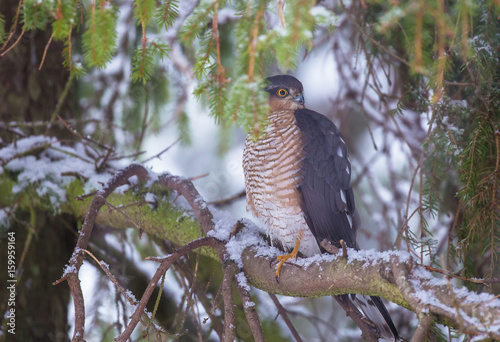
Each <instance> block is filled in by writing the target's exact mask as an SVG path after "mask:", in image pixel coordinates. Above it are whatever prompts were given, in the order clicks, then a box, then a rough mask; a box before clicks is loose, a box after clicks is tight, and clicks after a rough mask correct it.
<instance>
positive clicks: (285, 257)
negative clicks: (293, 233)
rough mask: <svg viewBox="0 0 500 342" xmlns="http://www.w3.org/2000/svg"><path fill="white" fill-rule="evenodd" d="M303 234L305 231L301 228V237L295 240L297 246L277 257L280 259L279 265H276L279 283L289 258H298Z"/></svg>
mask: <svg viewBox="0 0 500 342" xmlns="http://www.w3.org/2000/svg"><path fill="white" fill-rule="evenodd" d="M302 234H303V231H302V230H301V231H300V233H299V237H298V238H297V240H296V241H295V246H294V247H293V250H292V252H291V253H290V254H285V255H278V256H277V257H276V260H277V261H279V263H278V266H277V267H276V281H277V282H278V283H279V278H280V271H281V267H282V266H283V264H284V263H285V261H287V260H288V259H291V258H295V259H297V253H298V252H299V245H300V240H302Z"/></svg>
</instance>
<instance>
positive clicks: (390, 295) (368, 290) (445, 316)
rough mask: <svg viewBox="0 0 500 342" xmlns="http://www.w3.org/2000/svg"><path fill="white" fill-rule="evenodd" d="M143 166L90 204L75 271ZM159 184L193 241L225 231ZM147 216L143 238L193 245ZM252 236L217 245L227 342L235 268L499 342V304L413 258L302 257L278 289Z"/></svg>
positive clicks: (269, 286)
mask: <svg viewBox="0 0 500 342" xmlns="http://www.w3.org/2000/svg"><path fill="white" fill-rule="evenodd" d="M141 168H142V166H140V165H137V164H134V165H131V166H130V167H129V168H127V169H124V170H123V171H120V172H118V173H117V175H116V176H115V177H113V178H112V179H111V180H110V182H109V183H108V185H107V186H106V187H105V188H103V189H102V190H100V191H98V192H97V194H96V196H95V197H94V199H93V201H92V203H91V205H90V209H89V211H88V213H87V216H86V219H85V222H84V225H83V228H82V234H81V236H80V239H79V242H78V243H77V247H76V248H75V253H74V256H76V257H75V258H72V261H70V266H71V265H75V266H76V265H81V261H79V262H75V261H74V260H76V261H78V260H81V259H82V258H83V255H81V254H80V253H79V248H83V247H84V246H86V244H87V243H88V238H89V237H90V232H91V224H93V222H94V221H95V216H96V214H97V210H98V208H99V207H100V206H102V204H103V203H104V198H105V197H106V196H107V195H109V193H110V191H112V189H114V188H116V187H117V186H118V185H119V184H125V182H126V179H127V178H128V177H130V176H131V175H133V174H138V175H140V177H139V178H140V179H144V178H145V177H146V176H147V171H146V170H145V169H142V171H140V172H139V170H140V169H141ZM159 183H160V184H161V185H163V186H165V187H167V188H169V189H170V190H174V191H176V192H177V193H178V194H179V195H182V196H183V197H184V198H185V199H186V200H187V202H188V203H189V205H190V206H191V207H192V209H193V212H194V215H195V217H196V219H197V223H198V224H199V226H196V223H193V224H192V225H190V226H189V230H190V231H191V233H190V234H191V235H189V236H196V235H198V236H202V235H203V234H207V233H208V232H210V231H212V230H214V229H216V228H217V229H221V228H220V227H219V226H217V227H216V225H215V224H214V219H213V215H212V213H211V211H210V209H209V208H208V207H207V205H206V203H205V201H204V200H203V199H202V198H201V197H200V195H199V193H198V192H197V191H196V189H195V188H194V186H193V184H192V183H191V182H190V181H189V180H187V179H185V178H181V177H176V176H172V175H170V174H164V175H162V176H161V177H160V178H159ZM122 210H123V211H126V212H127V214H128V216H130V217H132V218H134V217H138V216H137V215H138V212H137V208H134V207H133V206H130V207H126V208H122ZM134 210H135V211H134ZM183 210H185V208H184V209H183ZM183 210H181V209H180V208H178V211H177V212H172V211H170V212H169V215H174V216H175V215H179V217H184V216H185V212H184V211H183ZM144 211H145V210H144V209H143V214H142V228H143V229H144V231H145V232H146V233H148V234H151V235H154V236H157V237H159V238H164V239H168V240H169V241H171V242H173V243H175V244H179V245H182V244H186V243H188V242H189V241H187V242H186V241H185V239H186V236H184V235H182V234H180V233H179V232H177V231H175V230H170V229H168V227H162V229H159V228H158V226H156V225H155V224H154V223H151V222H149V223H148V221H151V220H152V222H156V221H155V220H154V219H153V218H154V217H156V215H160V214H162V213H161V212H159V213H156V212H155V211H154V210H152V211H151V212H150V213H145V212H144ZM158 211H159V209H158ZM112 214H113V213H104V212H103V213H100V215H99V219H103V220H104V221H105V220H106V219H107V218H106V216H107V215H112ZM114 215H115V220H114V221H113V222H114V223H115V224H117V226H120V227H127V226H129V225H130V224H129V223H128V220H127V219H123V221H118V220H116V215H117V214H116V213H114ZM134 215H136V216H134ZM148 215H151V217H148ZM121 216H122V215H121ZM179 217H178V218H179ZM178 218H177V219H175V217H174V219H175V220H178ZM99 219H98V220H99ZM235 221H236V220H235ZM127 223H128V224H127ZM89 226H90V228H89ZM115 226H116V225H115ZM231 228H232V225H231V227H229V230H228V232H227V235H224V234H222V232H215V234H213V236H217V237H218V238H219V239H220V236H226V238H227V239H229V238H230V231H231ZM249 230H250V229H248V227H246V228H245V229H242V231H241V232H240V233H238V234H237V235H236V236H232V237H231V238H230V240H229V241H225V242H220V241H219V242H218V244H217V245H219V244H220V247H217V248H216V251H217V256H218V259H219V262H221V263H222V264H223V265H227V266H225V267H224V282H225V283H224V285H223V289H224V290H223V297H224V305H225V309H226V310H225V313H226V320H225V324H226V325H225V328H224V336H225V337H226V339H229V337H231V336H234V335H233V334H234V329H232V328H231V326H230V325H228V324H231V323H228V322H233V320H232V319H231V308H232V304H230V303H232V293H230V292H229V290H228V289H229V288H230V286H229V285H230V284H231V283H232V280H233V277H234V273H235V272H236V271H237V269H238V267H240V268H241V269H242V270H243V271H244V273H245V275H246V277H247V279H248V284H249V285H251V286H254V287H256V288H259V289H261V290H264V291H266V292H269V293H274V294H281V295H286V296H295V297H319V296H326V295H341V294H347V293H359V294H362V295H372V296H380V297H383V298H385V299H387V300H390V301H392V302H394V303H396V304H398V305H400V306H403V307H405V308H407V309H409V310H411V311H413V312H416V313H417V314H418V316H419V317H421V318H422V319H424V318H425V321H423V322H421V324H420V328H419V330H418V331H417V332H418V333H419V334H420V333H422V334H423V333H424V332H425V331H426V330H427V329H428V325H429V324H430V323H429V322H428V321H427V318H426V317H427V316H429V317H431V318H432V319H434V318H436V320H437V321H438V322H440V323H444V324H447V325H450V326H453V327H455V328H456V329H458V330H459V331H461V332H463V333H467V334H471V335H482V336H487V337H489V338H491V339H500V329H499V327H500V299H498V298H494V297H493V296H492V295H489V294H485V293H482V294H476V293H474V292H470V291H467V290H466V289H465V288H461V289H458V288H456V287H454V286H452V285H451V284H450V283H449V280H447V279H441V278H438V277H436V276H434V275H433V274H432V273H430V272H429V271H428V270H426V269H425V268H424V267H422V266H420V265H418V264H416V263H415V262H413V260H412V258H411V257H410V256H409V254H408V253H405V252H397V251H391V252H383V253H379V252H374V251H355V250H351V249H348V250H347V254H348V258H342V257H340V256H339V255H323V256H315V257H313V258H308V259H301V258H299V259H298V260H296V261H295V265H288V264H287V265H285V266H284V268H283V269H282V272H281V276H280V283H277V282H276V277H275V270H274V269H272V268H270V267H269V261H270V260H271V258H272V257H273V256H275V254H276V251H275V250H273V249H272V248H271V247H267V244H266V242H265V240H264V239H262V240H261V241H260V242H256V240H255V232H252V234H254V235H252V238H251V239H250V238H247V237H245V236H244V234H248V231H249ZM211 234H212V233H211ZM238 239H239V240H238ZM192 240H194V239H191V241H192ZM236 240H238V241H240V242H241V243H243V242H244V241H253V242H252V243H253V244H248V245H244V244H242V245H238V247H239V248H240V252H241V255H233V254H234V253H235V252H234V248H231V253H233V254H228V253H227V250H226V248H225V246H224V244H228V246H229V244H231V243H233V242H235V241H236ZM214 241H216V240H214ZM200 252H201V253H203V254H206V255H210V256H212V257H214V255H213V254H210V252H209V251H208V250H204V249H201V250H200ZM212 253H213V252H212ZM73 259H74V260H73ZM228 259H233V260H234V261H235V262H236V263H233V262H230V260H228ZM227 262H229V264H228V263H227ZM158 272H160V270H159V271H158ZM76 274H77V271H75V272H73V273H67V276H66V277H67V278H68V282H69V283H70V279H71V281H72V282H73V283H70V286H71V288H72V294H73V296H74V298H75V308H76V306H82V307H83V297H82V296H81V291H80V292H79V291H78V289H79V284H77V282H79V281H78V278H77V276H76ZM70 276H74V278H70ZM79 293H80V294H79ZM244 297H245V295H244ZM75 312H76V316H75V336H77V334H78V333H81V334H82V335H81V336H83V322H84V318H85V317H84V312H83V311H80V309H79V310H78V311H77V310H75ZM82 314H83V315H82ZM80 315H82V316H80ZM233 317H234V316H233ZM429 319H430V318H429Z"/></svg>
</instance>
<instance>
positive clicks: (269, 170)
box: [243, 112, 320, 256]
mask: <svg viewBox="0 0 500 342" xmlns="http://www.w3.org/2000/svg"><path fill="white" fill-rule="evenodd" d="M302 139H303V137H302V134H301V132H300V129H299V128H298V127H297V125H296V122H295V117H294V115H293V114H291V113H289V112H278V113H271V114H270V115H269V124H268V126H267V127H266V131H265V133H263V134H262V136H261V137H260V138H259V139H258V140H254V138H252V137H251V136H250V134H249V135H248V136H247V140H246V143H245V150H244V152H243V170H244V173H245V187H246V193H247V210H249V211H251V212H252V213H253V214H254V215H255V216H256V217H258V218H260V219H261V220H263V221H264V223H265V225H266V230H267V233H268V235H269V236H270V237H271V239H272V240H274V241H279V242H280V243H281V245H282V246H283V247H284V248H285V249H288V250H291V249H293V247H294V245H295V241H296V239H297V238H298V236H299V233H300V231H302V232H303V237H302V240H301V243H300V247H299V251H300V252H301V253H302V254H304V255H306V256H310V255H313V254H317V253H319V252H320V250H319V247H318V244H317V242H316V239H315V238H314V236H313V235H312V233H311V231H310V230H309V228H308V226H307V223H306V220H305V217H304V213H303V211H302V208H301V197H300V194H299V192H298V190H297V186H299V185H300V183H301V181H302V179H301V174H300V168H301V165H302V160H303V157H304V149H303V145H304V144H303V141H302Z"/></svg>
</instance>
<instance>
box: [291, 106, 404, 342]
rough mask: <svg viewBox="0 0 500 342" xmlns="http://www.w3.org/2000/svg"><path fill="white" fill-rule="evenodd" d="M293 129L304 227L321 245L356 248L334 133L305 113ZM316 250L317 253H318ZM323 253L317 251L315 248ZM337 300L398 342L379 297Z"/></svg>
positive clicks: (342, 149) (347, 179) (345, 160)
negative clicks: (299, 149) (300, 144)
mask: <svg viewBox="0 0 500 342" xmlns="http://www.w3.org/2000/svg"><path fill="white" fill-rule="evenodd" d="M295 118H296V120H297V126H298V127H299V129H300V131H301V133H302V134H303V137H304V149H305V151H304V152H305V153H304V159H303V163H302V168H301V176H302V182H301V183H300V185H299V187H298V190H299V192H300V194H301V196H302V210H303V211H304V214H305V217H306V221H307V225H308V226H309V229H311V232H312V233H313V235H314V236H315V237H316V241H317V242H318V244H319V243H321V241H322V240H323V239H327V240H328V241H329V242H330V243H332V244H334V245H336V246H337V247H340V240H341V239H342V240H344V241H345V243H346V245H347V246H349V247H352V248H356V249H358V247H357V244H356V230H357V229H358V228H359V217H358V215H357V213H356V207H355V204H354V194H353V192H352V187H351V163H350V162H349V156H348V154H347V147H346V145H345V142H344V140H343V139H342V137H341V135H340V132H339V130H338V129H337V127H336V126H335V125H334V124H333V122H331V121H330V120H329V119H328V118H327V117H325V116H324V115H321V114H319V113H316V112H314V111H312V110H308V109H299V110H296V111H295ZM320 248H321V247H320ZM321 250H322V252H324V250H323V248H321ZM336 297H337V298H338V300H341V301H344V302H352V303H354V304H355V305H356V306H357V307H358V308H359V309H361V311H362V312H363V313H364V314H365V316H366V317H367V318H368V319H370V320H371V321H372V322H373V323H374V324H375V325H376V326H377V329H378V330H379V332H380V335H381V336H382V337H384V338H386V339H389V340H393V341H398V340H399V336H398V332H397V329H396V327H395V326H394V323H393V322H392V319H391V316H390V315H389V313H388V312H387V309H386V308H385V306H384V303H383V302H382V300H381V299H380V298H379V297H374V296H371V297H369V296H360V295H355V294H351V295H340V296H336Z"/></svg>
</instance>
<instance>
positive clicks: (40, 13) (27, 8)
mask: <svg viewBox="0 0 500 342" xmlns="http://www.w3.org/2000/svg"><path fill="white" fill-rule="evenodd" d="M51 3H52V2H48V1H38V0H26V1H23V6H22V21H23V29H25V30H35V29H40V30H43V29H45V26H46V25H47V23H48V22H49V21H50V12H51V11H52V10H53V8H51ZM53 4H54V3H52V5H53Z"/></svg>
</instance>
